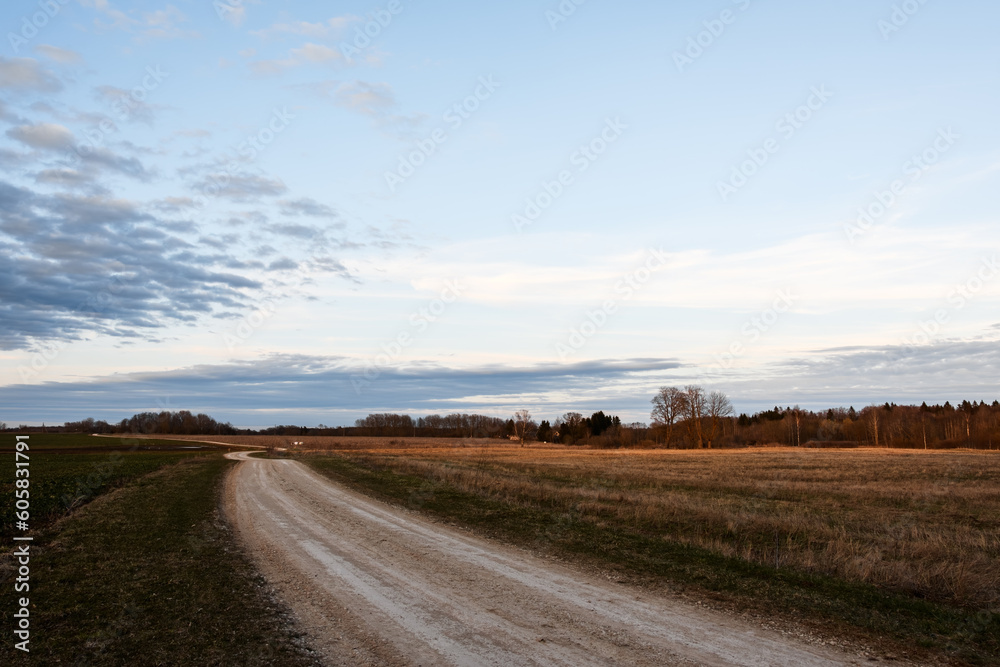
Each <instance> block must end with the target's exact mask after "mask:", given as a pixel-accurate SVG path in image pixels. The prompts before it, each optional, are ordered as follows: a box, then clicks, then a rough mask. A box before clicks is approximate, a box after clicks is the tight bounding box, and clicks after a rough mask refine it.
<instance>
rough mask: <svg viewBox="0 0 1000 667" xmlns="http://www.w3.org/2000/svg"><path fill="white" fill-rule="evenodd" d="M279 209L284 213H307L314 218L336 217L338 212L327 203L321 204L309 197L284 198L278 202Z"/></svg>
mask: <svg viewBox="0 0 1000 667" xmlns="http://www.w3.org/2000/svg"><path fill="white" fill-rule="evenodd" d="M278 206H279V207H280V208H279V210H280V211H281V212H282V213H283V214H284V215H307V216H312V217H314V218H335V217H337V212H336V211H334V210H333V209H332V208H330V207H329V206H327V205H326V204H321V203H320V202H318V201H316V200H315V199H310V198H309V197H300V198H299V199H283V200H281V201H279V202H278Z"/></svg>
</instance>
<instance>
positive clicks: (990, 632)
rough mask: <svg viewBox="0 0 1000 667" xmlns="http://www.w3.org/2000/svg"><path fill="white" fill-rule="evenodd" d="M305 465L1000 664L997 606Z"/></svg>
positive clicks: (393, 494) (429, 505)
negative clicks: (973, 606) (966, 606)
mask: <svg viewBox="0 0 1000 667" xmlns="http://www.w3.org/2000/svg"><path fill="white" fill-rule="evenodd" d="M304 461H305V462H307V463H308V464H309V465H311V466H312V467H313V468H315V469H316V470H317V471H318V472H320V473H322V474H325V475H327V476H329V477H330V478H332V479H335V480H337V481H340V482H343V483H345V484H347V485H348V486H351V487H353V488H355V489H358V490H361V491H363V492H365V493H367V494H369V495H372V496H375V497H378V498H381V499H384V500H387V501H390V502H394V503H399V504H403V505H405V506H408V507H411V508H413V509H420V510H421V511H424V512H427V513H429V514H431V515H433V516H436V517H438V518H441V519H444V520H447V521H450V522H455V523H458V524H460V525H463V526H467V527H470V528H473V529H475V530H476V531H478V532H480V533H481V534H484V535H487V536H490V537H494V538H499V539H501V540H503V541H506V542H508V543H512V544H516V545H519V546H523V547H528V548H532V549H535V550H539V551H544V552H547V553H549V554H552V555H556V556H560V557H564V558H569V559H572V560H575V561H578V562H584V563H587V564H589V565H592V566H596V567H599V568H600V569H602V570H604V571H605V572H607V571H610V572H611V573H613V574H614V576H616V577H618V578H620V579H623V580H627V581H631V582H633V583H639V584H643V585H659V586H664V587H667V588H669V589H672V590H683V591H685V592H690V593H694V594H696V595H700V596H707V597H710V598H712V599H714V600H716V601H718V602H719V603H721V604H722V605H724V606H726V607H728V608H730V609H735V610H738V611H741V612H748V613H751V614H760V615H761V616H765V617H780V618H784V619H786V620H792V621H795V622H798V623H801V624H803V625H805V626H806V627H808V628H810V629H813V630H815V631H817V632H819V633H821V634H825V635H830V634H833V635H836V636H841V637H847V638H850V639H860V640H862V641H866V642H868V643H874V644H876V645H882V646H884V647H887V648H888V651H889V652H892V653H895V654H897V655H909V656H910V657H911V658H919V659H933V658H935V657H937V658H946V659H947V660H948V661H949V662H951V663H953V664H969V665H986V664H998V658H1000V614H997V613H995V612H992V613H991V612H978V613H973V612H970V611H969V610H963V609H959V608H956V607H952V606H949V605H945V604H940V603H936V602H931V601H927V600H921V599H917V598H914V597H910V596H906V595H901V594H897V593H893V592H890V591H885V590H882V589H879V588H877V587H875V586H873V585H870V584H865V583H861V582H851V581H845V580H843V579H839V578H836V577H832V576H828V575H823V574H815V573H807V572H802V571H799V570H795V569H792V568H780V567H779V568H776V567H769V566H766V565H762V564H760V563H754V562H750V561H747V560H745V559H741V558H736V557H730V556H724V555H720V554H718V553H715V552H713V551H711V550H709V549H706V548H702V547H697V546H692V545H689V544H681V543H678V542H675V541H671V540H668V539H664V538H663V537H662V535H654V534H649V533H644V532H643V531H641V530H639V529H635V528H633V527H630V526H627V525H622V524H615V523H611V522H607V521H602V520H600V518H599V517H591V516H588V515H587V514H586V513H578V512H567V511H566V508H565V507H564V506H562V505H560V504H558V503H552V502H546V501H545V500H544V499H539V498H532V497H529V496H525V495H522V496H516V497H511V496H505V497H503V498H498V497H494V496H491V495H490V494H489V493H486V492H482V493H476V492H472V491H469V490H463V489H459V488H457V487H456V486H454V485H452V484H449V483H448V482H447V481H442V480H441V479H440V478H436V477H429V476H421V475H415V474H412V473H410V472H405V471H402V470H399V469H394V468H393V465H394V464H393V462H392V461H389V460H382V461H380V462H378V463H375V462H373V461H372V460H367V461H366V460H364V459H358V458H350V459H349V458H346V457H342V456H329V457H309V458H306V459H304ZM405 465H406V463H405V462H401V463H400V464H399V466H400V467H401V468H405Z"/></svg>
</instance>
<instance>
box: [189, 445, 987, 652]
mask: <svg viewBox="0 0 1000 667" xmlns="http://www.w3.org/2000/svg"><path fill="white" fill-rule="evenodd" d="M190 439H198V438H195V437H192V438H190ZM210 439H211V440H216V441H220V442H222V441H224V442H229V443H232V444H242V445H256V446H270V447H282V448H286V447H287V448H289V449H290V450H292V451H291V455H293V456H296V457H301V459H302V460H303V461H304V462H306V463H309V464H310V465H312V466H313V467H314V468H316V469H317V470H318V471H320V472H322V473H324V474H326V475H329V476H330V477H332V478H334V479H336V480H338V481H340V482H342V483H346V484H349V485H351V486H354V487H355V488H358V489H360V490H363V491H365V492H367V493H371V494H372V495H375V496H377V497H381V498H383V499H385V500H388V501H390V502H395V503H399V504H403V505H405V506H408V507H410V508H411V509H414V510H420V511H425V512H428V513H430V514H432V515H436V516H438V517H440V518H442V519H444V520H446V521H449V522H454V523H457V524H460V525H466V526H468V527H470V528H472V529H474V530H477V531H481V532H482V533H483V534H487V535H492V536H494V537H496V538H499V539H503V540H506V541H509V542H512V543H516V544H520V545H522V546H525V547H527V548H530V549H532V550H535V551H539V552H543V553H549V554H551V555H553V556H557V557H560V558H570V559H575V558H580V559H582V560H583V561H587V562H590V563H593V564H595V565H597V566H598V567H600V568H602V569H608V570H610V571H612V572H615V573H617V574H615V575H614V576H618V577H624V578H626V579H633V577H636V578H635V579H634V580H635V581H637V582H640V581H646V582H649V583H651V584H654V585H656V582H660V583H661V584H662V585H665V586H666V587H667V588H668V589H671V590H691V591H696V590H702V591H706V592H707V594H709V595H711V596H718V598H717V599H718V600H720V601H722V602H723V603H724V604H727V605H729V604H732V605H735V608H737V609H745V610H748V611H749V612H750V613H754V614H758V613H760V614H767V615H770V614H777V615H782V616H783V617H784V618H786V620H788V619H799V620H802V621H803V622H805V623H806V624H807V625H808V626H809V627H812V628H826V629H828V630H830V631H835V632H836V633H841V634H846V635H852V634H854V633H859V634H857V636H858V637H860V638H862V639H861V641H877V642H883V643H884V642H885V641H888V640H889V639H890V638H891V641H892V643H893V645H895V646H897V647H907V646H908V647H914V646H918V647H922V648H921V650H925V649H926V650H928V651H930V652H931V653H930V654H928V655H931V654H934V653H936V654H937V655H942V656H946V657H947V659H948V660H947V661H948V662H952V661H954V664H995V663H994V661H995V660H997V659H1000V643H998V638H1000V483H998V482H1000V454H998V453H997V452H989V451H982V450H980V451H972V450H947V451H940V450H938V451H933V450H931V451H923V450H900V449H891V450H890V449H864V448H862V449H844V450H835V449H807V448H752V449H725V450H596V449H584V448H577V447H562V446H552V445H541V444H533V445H531V446H528V447H525V448H521V447H519V446H518V445H517V444H516V443H510V442H507V441H497V440H454V439H431V438H399V439H392V438H338V437H298V438H296V437H290V436H281V437H272V436H232V437H220V438H214V437H213V438H210ZM296 441H301V442H302V443H303V444H302V445H298V446H293V445H292V443H293V442H296ZM692 587H693V588H692ZM769 610H770V611H769ZM834 629H836V630H834ZM864 638H868V639H864ZM939 651H942V652H943V653H938V652H939Z"/></svg>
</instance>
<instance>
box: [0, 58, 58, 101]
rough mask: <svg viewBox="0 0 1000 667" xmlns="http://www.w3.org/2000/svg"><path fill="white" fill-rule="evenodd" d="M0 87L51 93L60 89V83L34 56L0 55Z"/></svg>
mask: <svg viewBox="0 0 1000 667" xmlns="http://www.w3.org/2000/svg"><path fill="white" fill-rule="evenodd" d="M0 88H8V89H11V90H21V91H36V92H42V93H52V92H55V91H57V90H61V89H62V83H61V82H60V81H59V79H57V78H56V76H55V75H54V74H53V73H52V72H50V71H48V70H46V69H44V68H43V67H42V66H41V65H39V64H38V61H37V60H35V59H34V58H5V57H3V56H0Z"/></svg>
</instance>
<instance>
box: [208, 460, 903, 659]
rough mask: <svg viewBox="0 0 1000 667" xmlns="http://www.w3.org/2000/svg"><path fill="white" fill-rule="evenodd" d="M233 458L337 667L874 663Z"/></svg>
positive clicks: (265, 557)
mask: <svg viewBox="0 0 1000 667" xmlns="http://www.w3.org/2000/svg"><path fill="white" fill-rule="evenodd" d="M227 456H228V457H230V458H234V459H237V460H239V461H241V463H240V464H239V465H238V466H236V467H235V468H234V469H233V471H232V472H231V473H230V475H229V477H228V478H227V481H226V494H225V510H226V513H227V515H228V516H229V519H230V521H231V522H232V523H233V525H234V526H235V528H236V531H237V533H238V536H239V538H240V539H241V540H242V542H243V544H244V545H245V546H246V547H247V549H248V550H249V551H250V553H251V554H252V555H253V556H254V558H255V559H256V561H257V563H258V566H259V567H260V569H261V571H262V573H263V574H264V576H265V577H266V578H267V580H268V581H269V583H270V584H271V585H272V586H274V587H275V589H276V590H277V592H278V595H279V597H280V598H281V599H282V600H283V602H284V603H285V604H287V605H288V606H289V607H290V608H291V609H292V611H293V613H294V615H295V616H296V621H297V623H298V625H299V627H300V628H301V629H302V630H303V631H304V632H305V633H306V634H307V639H308V643H309V644H310V646H311V647H312V648H314V649H315V650H317V651H318V652H319V653H320V654H321V656H322V657H323V659H324V661H325V662H326V663H327V664H331V665H341V664H345V665H359V664H368V665H427V666H429V665H504V666H506V665H567V666H573V667H581V666H584V665H761V666H763V665H768V666H771V665H788V666H789V667H791V666H794V667H813V666H815V667H819V666H826V665H845V664H860V662H861V659H859V657H858V656H857V655H853V654H848V653H841V652H839V651H837V650H834V649H833V648H831V647H829V646H821V645H814V644H807V643H805V642H800V641H799V640H797V639H790V638H788V637H787V636H785V635H782V634H780V633H778V632H772V631H769V630H763V629H761V628H759V627H755V626H752V625H751V624H749V623H746V622H743V621H741V620H739V619H734V618H732V617H729V616H726V615H723V614H721V613H718V612H714V611H710V610H708V609H704V608H701V607H698V606H696V605H694V604H691V603H688V602H685V601H679V600H674V599H669V598H664V597H663V596H658V595H655V594H652V593H646V592H644V591H643V590H641V589H638V588H634V587H629V586H625V585H621V584H616V583H612V582H609V581H606V580H602V579H599V578H597V577H594V576H593V575H590V574H586V573H584V572H582V571H580V570H577V569H574V568H572V567H569V566H564V565H560V564H554V563H552V562H549V561H546V560H543V559H541V558H538V557H535V556H532V555H531V554H529V553H527V552H525V551H521V550H518V549H514V548H510V547H507V546H505V545H503V544H497V543H494V542H491V541H487V540H484V539H480V538H477V537H473V536H471V535H469V534H467V533H465V532H462V531H460V530H456V529H454V528H450V527H447V526H443V525H441V524H438V523H434V522H432V521H429V520H427V519H425V518H424V517H422V516H420V515H419V514H417V513H415V512H410V511H407V510H404V509H400V508H396V507H393V506H390V505H387V504H384V503H381V502H378V501H375V500H372V499H370V498H367V497H365V496H363V495H360V494H358V493H355V492H353V491H351V490H348V489H346V488H344V487H341V486H339V485H337V484H335V483H333V482H331V481H330V480H329V479H327V478H325V477H323V476H321V475H319V474H318V473H316V472H314V471H312V470H311V469H310V468H308V467H307V466H305V465H303V464H301V463H298V462H296V461H291V460H282V459H278V460H266V459H257V458H252V457H250V456H249V454H248V453H246V452H239V453H233V454H227ZM883 664H884V663H883Z"/></svg>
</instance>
